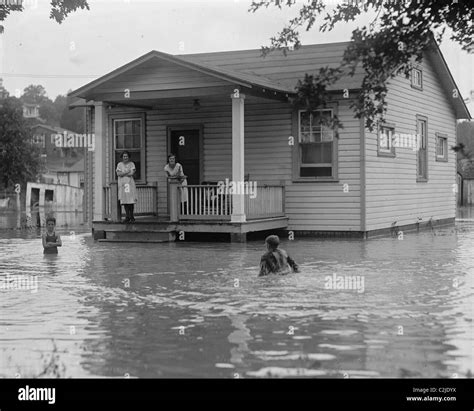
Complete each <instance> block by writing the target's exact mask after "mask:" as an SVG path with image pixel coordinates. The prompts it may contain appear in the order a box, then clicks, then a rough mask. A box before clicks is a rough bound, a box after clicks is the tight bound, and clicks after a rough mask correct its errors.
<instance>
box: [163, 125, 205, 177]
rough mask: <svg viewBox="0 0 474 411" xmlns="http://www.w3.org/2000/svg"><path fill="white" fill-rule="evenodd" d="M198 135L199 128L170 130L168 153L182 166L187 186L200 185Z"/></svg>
mask: <svg viewBox="0 0 474 411" xmlns="http://www.w3.org/2000/svg"><path fill="white" fill-rule="evenodd" d="M200 133H201V130H200V129H199V128H182V129H181V128H180V129H175V128H173V129H171V130H170V144H169V148H170V153H173V154H175V155H176V161H177V162H178V163H180V164H181V165H182V166H183V171H184V174H185V175H186V176H188V178H187V181H188V184H191V185H192V184H200V183H201V181H200V180H201V175H200V170H201V167H200V161H201V158H200Z"/></svg>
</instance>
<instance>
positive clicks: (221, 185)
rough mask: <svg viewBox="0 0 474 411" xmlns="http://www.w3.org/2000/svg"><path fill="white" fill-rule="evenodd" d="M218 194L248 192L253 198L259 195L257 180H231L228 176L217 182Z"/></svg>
mask: <svg viewBox="0 0 474 411" xmlns="http://www.w3.org/2000/svg"><path fill="white" fill-rule="evenodd" d="M217 194H246V195H248V196H249V197H250V198H252V199H253V198H256V197H257V182H256V181H230V180H229V179H228V178H226V179H225V181H219V182H218V183H217Z"/></svg>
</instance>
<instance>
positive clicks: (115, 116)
mask: <svg viewBox="0 0 474 411" xmlns="http://www.w3.org/2000/svg"><path fill="white" fill-rule="evenodd" d="M127 120H129V121H130V120H140V122H141V124H140V130H141V136H140V146H141V147H140V174H141V178H140V180H138V179H135V183H136V184H137V185H146V184H147V175H146V129H145V128H146V116H145V112H139V113H111V114H109V121H108V123H109V130H110V133H109V134H110V139H109V142H110V157H109V158H110V163H111V166H110V171H111V174H110V176H111V178H110V181H111V182H117V174H116V172H115V170H116V168H117V164H115V152H116V151H117V148H116V147H115V122H116V121H127ZM118 150H119V151H132V152H136V150H133V149H127V148H124V149H118Z"/></svg>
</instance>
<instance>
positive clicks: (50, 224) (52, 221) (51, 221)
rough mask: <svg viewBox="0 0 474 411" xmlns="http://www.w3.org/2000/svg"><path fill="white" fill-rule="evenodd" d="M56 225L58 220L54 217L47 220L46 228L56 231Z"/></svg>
mask: <svg viewBox="0 0 474 411" xmlns="http://www.w3.org/2000/svg"><path fill="white" fill-rule="evenodd" d="M55 225H56V219H55V218H54V217H48V218H47V219H46V228H47V229H48V230H49V231H52V230H54V226H55Z"/></svg>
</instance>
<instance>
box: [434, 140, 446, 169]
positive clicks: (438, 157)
mask: <svg viewBox="0 0 474 411" xmlns="http://www.w3.org/2000/svg"><path fill="white" fill-rule="evenodd" d="M435 137H436V150H435V160H436V161H440V162H443V163H447V162H448V135H447V134H445V133H435ZM440 139H443V140H444V141H445V144H444V153H443V155H442V156H440V155H439V154H438V147H439V140H440Z"/></svg>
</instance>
